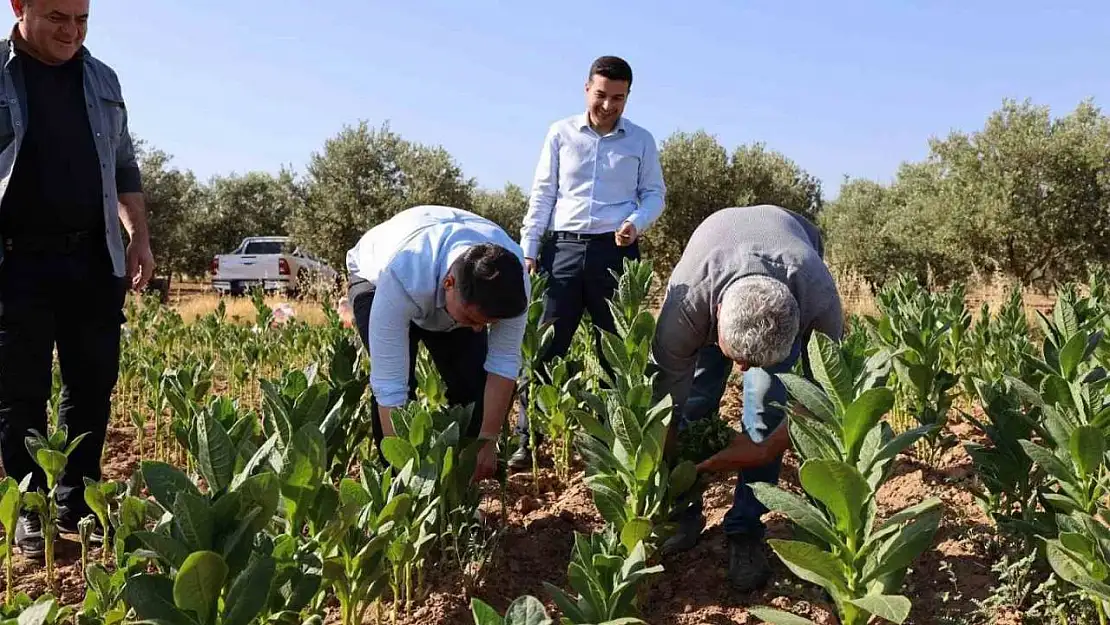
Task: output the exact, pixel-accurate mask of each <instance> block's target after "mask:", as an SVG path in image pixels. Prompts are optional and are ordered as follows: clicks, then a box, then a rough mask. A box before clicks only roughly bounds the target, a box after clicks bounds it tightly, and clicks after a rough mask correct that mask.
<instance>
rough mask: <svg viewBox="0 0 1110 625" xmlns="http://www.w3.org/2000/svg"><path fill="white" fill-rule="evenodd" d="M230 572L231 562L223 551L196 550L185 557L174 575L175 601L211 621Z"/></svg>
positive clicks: (207, 621) (182, 607)
mask: <svg viewBox="0 0 1110 625" xmlns="http://www.w3.org/2000/svg"><path fill="white" fill-rule="evenodd" d="M227 573H228V571H227V563H225V562H224V559H223V558H221V557H220V554H218V553H215V552H212V551H197V552H195V553H193V554H192V555H190V556H189V557H188V558H186V559H185V563H184V564H182V565H181V570H179V571H178V572H177V577H175V578H174V581H173V602H174V604H175V605H176V606H177V607H178V608H179V609H181V610H190V611H192V612H193V613H195V614H196V615H197V616H198V620H199V621H200V622H201V623H211V622H212V621H213V618H214V616H215V611H216V605H217V601H219V599H220V590H221V589H222V588H223V586H224V582H225V581H226V580H227Z"/></svg>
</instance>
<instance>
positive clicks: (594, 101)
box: [586, 74, 629, 132]
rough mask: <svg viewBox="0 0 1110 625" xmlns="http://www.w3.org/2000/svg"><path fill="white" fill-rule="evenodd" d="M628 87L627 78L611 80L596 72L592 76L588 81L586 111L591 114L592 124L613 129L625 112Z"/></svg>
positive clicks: (604, 128) (604, 129)
mask: <svg viewBox="0 0 1110 625" xmlns="http://www.w3.org/2000/svg"><path fill="white" fill-rule="evenodd" d="M628 89H629V84H628V81H627V80H611V79H609V78H606V77H604V76H598V75H596V74H595V75H593V76H591V77H590V80H589V81H587V82H586V111H588V112H589V114H590V125H592V126H594V127H595V128H597V129H598V130H602V131H605V132H609V131H610V130H612V129H613V127H614V126H616V125H617V120H619V119H620V117H621V115H622V114H623V113H624V105H625V103H626V102H627V101H628Z"/></svg>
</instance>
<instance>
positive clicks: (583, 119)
mask: <svg viewBox="0 0 1110 625" xmlns="http://www.w3.org/2000/svg"><path fill="white" fill-rule="evenodd" d="M577 122H578V129H579V130H586V129H588V128H590V114H589V113H580V114H579V115H578V117H577ZM613 132H619V133H621V134H625V133H627V132H628V128H627V127H626V126H625V125H624V115H621V116H620V117H618V118H617V125H616V126H614V127H613ZM610 134H612V133H610Z"/></svg>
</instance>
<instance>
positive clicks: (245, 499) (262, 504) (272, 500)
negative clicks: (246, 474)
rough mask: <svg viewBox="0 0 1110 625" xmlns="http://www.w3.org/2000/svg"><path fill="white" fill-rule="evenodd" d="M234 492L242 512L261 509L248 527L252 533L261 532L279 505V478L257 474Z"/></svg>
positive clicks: (267, 474) (272, 475) (270, 474)
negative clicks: (236, 493) (237, 495)
mask: <svg viewBox="0 0 1110 625" xmlns="http://www.w3.org/2000/svg"><path fill="white" fill-rule="evenodd" d="M236 492H238V493H239V505H240V506H241V508H240V509H241V510H242V511H244V512H245V511H247V510H250V509H251V508H255V507H257V508H260V509H261V512H259V513H258V516H256V517H255V518H254V520H253V521H251V526H250V528H251V531H252V532H255V533H257V532H261V531H262V530H263V529H264V528H265V527H266V526H267V525H268V524H269V523H270V521H271V520H272V519H273V517H274V515H275V514H277V509H278V505H279V504H280V503H281V482H280V478H279V477H278V476H277V475H276V474H274V473H259V474H258V475H255V476H253V477H251V478H250V479H247V480H246V481H244V482H243V483H242V485H241V486H240V487H239V489H238V490H237V491H236Z"/></svg>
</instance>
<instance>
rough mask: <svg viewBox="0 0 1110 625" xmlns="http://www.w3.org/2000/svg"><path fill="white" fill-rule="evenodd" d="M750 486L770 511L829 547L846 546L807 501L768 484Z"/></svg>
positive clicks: (822, 516)
mask: <svg viewBox="0 0 1110 625" xmlns="http://www.w3.org/2000/svg"><path fill="white" fill-rule="evenodd" d="M749 486H750V487H751V489H752V491H753V492H754V494H755V498H756V499H758V500H759V502H760V503H762V504H763V505H764V506H766V507H767V509H768V510H774V511H776V512H781V513H783V514H785V515H786V516H788V517H790V520H791V521H793V522H795V523H797V524H798V526H799V527H801V528H802V529H804V530H805V531H807V532H809V533H810V534H813V535H814V536H816V537H818V538H820V539H821V540H823V541H825V542H826V543H827V544H828V545H829V546H838V547H843V546H844V543H843V541H842V540H841V539H840V537H839V536H838V535H837V534H836V530H834V529H833V527H832V526H831V525H829V523H828V522H827V521H826V520H825V517H824V515H823V514H822V513H821V511H820V510H818V509H817V508H815V507H813V506H812V505H810V503H809V502H807V501H806V500H804V499H802V498H801V497H799V496H797V495H795V494H794V493H791V492H788V491H785V490H783V489H781V488H779V487H777V486H773V485H771V484H768V483H766V482H752V483H751V484H749Z"/></svg>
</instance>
